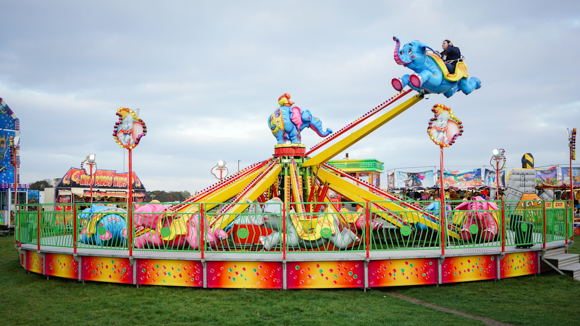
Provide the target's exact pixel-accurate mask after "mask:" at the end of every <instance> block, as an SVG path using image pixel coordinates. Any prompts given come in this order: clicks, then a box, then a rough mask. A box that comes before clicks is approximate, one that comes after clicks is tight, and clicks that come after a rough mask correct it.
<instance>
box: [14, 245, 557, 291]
mask: <svg viewBox="0 0 580 326" xmlns="http://www.w3.org/2000/svg"><path fill="white" fill-rule="evenodd" d="M16 247H17V249H18V253H19V257H20V263H21V265H22V267H23V268H24V269H25V270H27V271H29V272H33V273H37V274H42V275H46V276H47V279H48V278H49V277H50V276H54V277H61V278H68V279H77V280H78V281H82V282H84V281H96V282H108V283H121V284H133V285H137V286H139V285H162V286H185V287H198V288H247V289H250V288H254V289H284V290H285V289H327V288H361V289H367V288H375V287H391V286H412V285H433V284H446V283H457V282H470V281H482V280H499V279H503V278H509V277H516V276H524V275H532V274H539V273H541V272H544V271H546V270H550V269H551V268H550V267H549V266H548V265H547V264H546V263H544V262H543V261H542V257H543V256H544V255H547V254H550V255H552V256H553V255H556V254H560V253H561V254H564V253H565V251H566V248H567V246H566V245H565V243H564V241H563V240H562V241H554V242H550V243H548V244H547V247H546V249H542V246H541V245H539V244H537V245H534V246H533V247H531V248H528V249H517V248H515V247H506V251H505V253H501V252H498V251H497V250H496V249H497V248H494V249H492V248H488V249H472V248H471V249H454V248H448V251H447V254H446V256H445V257H443V256H441V254H440V251H439V250H415V251H371V252H370V256H369V258H368V259H367V258H366V257H365V256H366V254H365V252H338V253H326V252H325V253H313V252H290V253H287V254H286V260H284V259H283V257H282V254H281V253H274V254H268V253H245V252H240V253H236V252H211V251H210V252H207V253H206V254H205V259H201V254H200V253H199V252H187V253H184V252H152V251H135V252H134V253H133V257H129V254H128V251H119V250H95V249H78V252H77V254H74V253H73V252H72V249H71V248H62V247H51V246H41V250H37V246H36V245H32V244H22V247H21V248H18V245H16Z"/></svg>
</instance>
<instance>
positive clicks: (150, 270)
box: [137, 259, 203, 287]
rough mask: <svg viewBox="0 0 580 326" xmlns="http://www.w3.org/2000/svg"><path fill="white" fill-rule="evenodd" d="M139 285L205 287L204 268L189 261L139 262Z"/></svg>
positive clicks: (199, 263) (153, 260)
mask: <svg viewBox="0 0 580 326" xmlns="http://www.w3.org/2000/svg"><path fill="white" fill-rule="evenodd" d="M137 284H143V285H165V286H189V287H202V286H203V266H202V264H201V262H199V261H188V260H160V259H138V260H137Z"/></svg>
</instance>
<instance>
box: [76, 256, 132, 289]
mask: <svg viewBox="0 0 580 326" xmlns="http://www.w3.org/2000/svg"><path fill="white" fill-rule="evenodd" d="M81 265H82V266H81V278H82V279H83V280H85V281H97V282H109V283H124V284H133V266H132V265H131V263H130V262H129V258H115V257H83V258H82V261H81Z"/></svg>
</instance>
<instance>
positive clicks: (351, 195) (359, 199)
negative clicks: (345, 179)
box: [318, 175, 403, 227]
mask: <svg viewBox="0 0 580 326" xmlns="http://www.w3.org/2000/svg"><path fill="white" fill-rule="evenodd" d="M318 177H319V178H320V175H319V176H318ZM328 186H329V187H330V189H332V190H334V191H335V192H337V193H339V194H341V195H343V196H345V197H347V198H348V199H350V200H352V201H355V202H359V203H361V202H362V203H364V202H365V201H366V200H365V199H364V198H363V197H361V196H359V195H356V194H354V193H353V192H351V191H348V190H346V189H344V188H341V187H339V186H337V185H336V184H335V183H330V184H329V185H328ZM382 204H383V203H381V205H382ZM373 213H375V214H377V215H379V216H381V217H382V218H384V219H385V220H387V221H388V222H390V223H391V224H393V225H396V226H397V227H402V226H403V223H401V221H399V220H397V219H395V218H393V217H391V216H390V215H389V214H387V213H382V212H373Z"/></svg>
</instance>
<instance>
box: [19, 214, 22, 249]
mask: <svg viewBox="0 0 580 326" xmlns="http://www.w3.org/2000/svg"><path fill="white" fill-rule="evenodd" d="M21 216H22V215H20V210H19V213H18V248H22V232H20V230H21V229H22V217H21Z"/></svg>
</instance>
